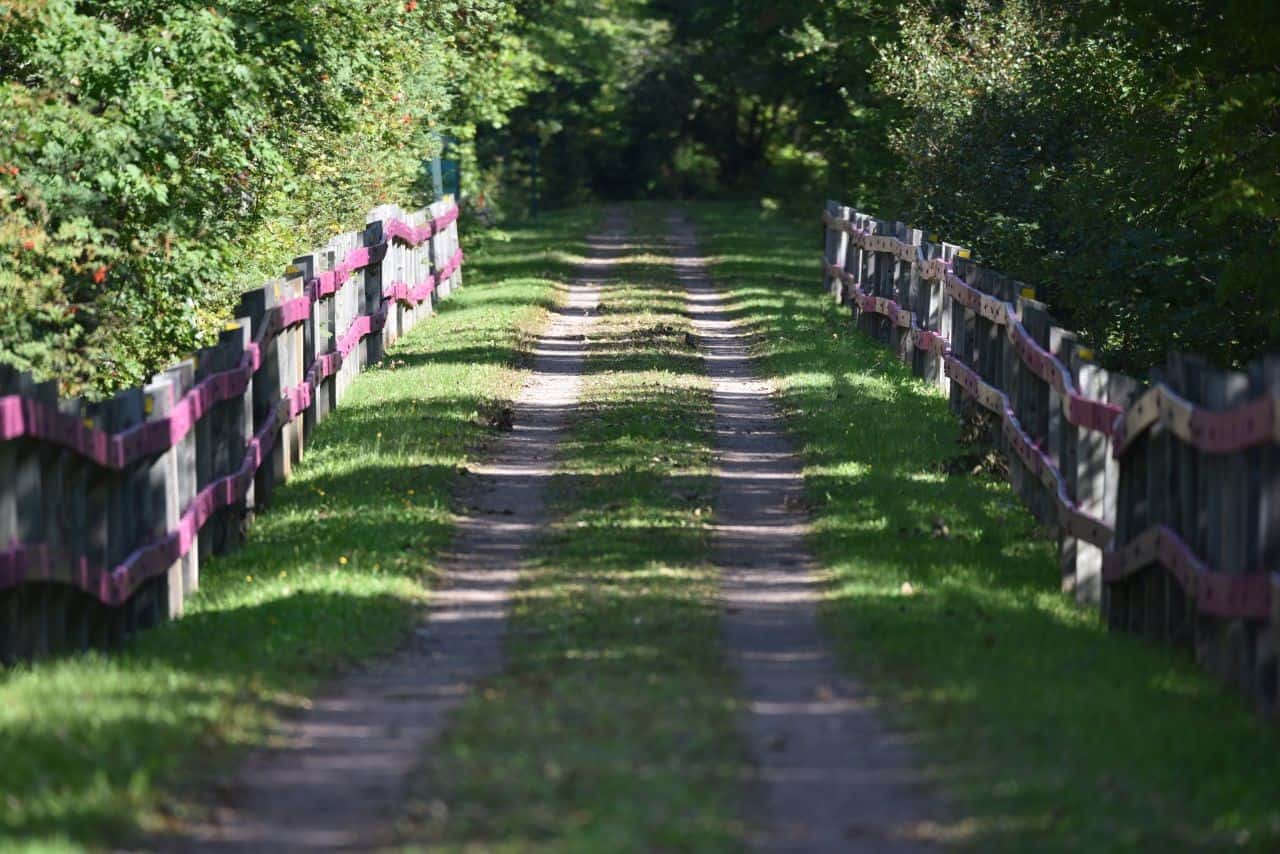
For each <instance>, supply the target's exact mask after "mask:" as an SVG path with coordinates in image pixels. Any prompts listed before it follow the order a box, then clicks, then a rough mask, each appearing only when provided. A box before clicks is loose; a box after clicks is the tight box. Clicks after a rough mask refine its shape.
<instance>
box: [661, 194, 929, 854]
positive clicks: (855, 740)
mask: <svg viewBox="0 0 1280 854" xmlns="http://www.w3.org/2000/svg"><path fill="white" fill-rule="evenodd" d="M668 225H669V231H670V243H671V247H672V253H673V258H674V263H675V266H676V272H677V274H678V276H679V278H680V281H681V282H682V283H683V284H684V286H685V288H686V289H687V292H688V304H689V310H690V313H691V314H692V316H693V323H694V328H695V330H696V331H697V333H698V337H699V346H700V348H701V350H702V353H703V357H704V358H705V360H706V365H707V372H708V374H709V375H710V377H711V382H712V397H713V405H714V408H715V431H716V446H717V456H718V461H719V473H718V492H717V498H716V505H715V518H716V529H715V536H714V543H713V549H714V559H715V561H716V564H717V565H718V566H719V567H720V568H721V571H722V573H723V576H722V598H723V604H724V636H725V643H726V646H727V650H728V655H729V657H730V659H731V660H732V662H733V664H734V665H735V667H736V669H737V671H738V673H739V676H740V680H741V685H742V690H743V692H744V694H745V698H746V701H747V711H746V714H745V716H744V717H745V720H744V723H743V725H744V728H745V731H746V733H747V737H748V741H749V743H750V745H751V748H752V753H753V759H754V761H755V763H756V766H757V768H758V779H757V781H756V782H757V789H758V797H759V799H760V801H761V804H760V806H761V808H762V811H763V815H764V822H763V824H764V827H763V828H762V830H761V836H760V838H759V839H758V844H759V847H761V848H763V849H767V850H797V851H837V850H838V851H912V850H930V848H931V846H930V844H929V842H928V837H929V836H930V835H931V831H932V830H933V829H934V827H935V826H936V825H935V824H934V823H935V822H937V821H938V820H939V819H941V817H942V807H941V804H940V803H939V802H938V800H937V799H936V798H935V797H934V796H933V795H932V794H931V793H930V792H929V790H928V788H927V786H926V785H925V783H924V781H923V779H922V774H921V770H920V768H921V766H920V765H919V763H918V762H917V761H916V760H915V758H914V757H913V755H912V751H911V749H910V747H909V746H908V745H907V744H906V743H905V739H904V738H903V737H902V736H899V735H894V734H892V733H891V732H890V731H889V730H888V729H887V728H886V727H885V726H884V725H883V723H882V722H881V721H880V720H879V718H878V716H877V715H876V713H875V712H874V711H873V710H872V709H870V708H869V707H868V695H867V693H866V692H865V690H863V689H862V688H861V687H860V686H859V685H858V683H857V682H856V681H854V680H852V679H850V678H848V677H847V676H844V675H842V674H841V673H840V671H839V669H838V667H837V665H836V663H835V661H834V660H833V658H832V656H831V653H830V651H829V650H828V649H827V647H826V645H825V644H824V642H823V640H822V637H821V635H820V633H819V630H818V623H817V606H818V604H819V602H820V600H821V598H822V592H823V588H822V583H821V581H820V578H819V572H818V565H817V563H816V562H815V560H814V559H813V556H812V554H811V553H810V551H809V549H808V546H807V544H806V542H805V535H806V531H807V529H808V523H809V520H808V515H807V513H806V512H805V510H804V509H803V496H804V483H803V478H802V476H801V470H800V463H799V460H798V458H797V457H796V455H795V450H794V447H793V446H792V444H791V442H790V441H789V440H788V438H787V436H786V428H785V425H784V423H783V421H782V419H781V417H780V416H779V414H778V412H777V410H776V409H775V408H774V406H773V404H772V403H771V401H770V396H771V394H772V390H771V388H770V387H769V385H768V384H767V383H766V382H764V381H762V380H760V379H758V378H757V377H756V376H755V373H754V371H753V369H752V366H751V359H750V356H749V354H748V347H747V334H746V332H744V331H743V330H742V329H741V328H739V327H738V325H737V324H735V322H734V321H733V319H732V318H731V316H730V314H729V313H728V311H727V306H726V301H725V298H724V297H723V296H722V295H721V294H720V293H719V292H718V291H717V290H716V288H715V287H714V286H713V285H712V284H711V281H710V279H709V277H708V275H707V272H706V263H705V261H704V260H703V259H702V258H701V257H700V256H699V254H698V249H697V244H696V241H695V238H694V235H693V230H692V228H691V227H690V226H689V224H688V223H687V222H685V221H684V220H683V219H681V218H680V217H679V216H673V217H672V218H671V219H670V221H669V223H668Z"/></svg>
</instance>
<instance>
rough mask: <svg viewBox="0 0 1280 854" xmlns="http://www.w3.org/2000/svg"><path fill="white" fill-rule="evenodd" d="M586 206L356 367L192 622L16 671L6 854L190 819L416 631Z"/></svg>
mask: <svg viewBox="0 0 1280 854" xmlns="http://www.w3.org/2000/svg"><path fill="white" fill-rule="evenodd" d="M588 216H589V213H587V212H584V213H582V214H575V215H572V216H561V217H553V218H547V219H544V220H540V221H539V223H537V224H536V225H531V226H527V227H523V228H520V229H516V230H512V231H511V232H510V233H509V235H507V237H508V238H509V239H507V240H505V241H495V240H490V241H487V242H486V245H485V248H484V249H482V250H480V251H469V258H470V259H471V261H470V263H469V264H468V267H467V270H466V274H465V275H466V281H467V285H466V287H465V288H464V289H463V290H462V291H460V292H458V293H457V294H455V295H454V296H453V297H452V298H451V299H450V300H449V301H447V302H445V303H443V304H442V311H441V314H440V316H439V317H436V318H432V319H430V320H428V321H426V322H424V323H423V324H421V325H420V326H419V327H418V328H416V329H415V330H414V331H413V333H412V334H411V335H410V336H409V337H407V338H406V339H405V340H403V341H402V342H400V343H399V344H398V345H397V347H396V348H395V349H394V350H393V351H392V352H391V353H390V354H389V355H388V358H387V360H386V362H385V363H384V365H385V366H384V367H379V368H377V369H375V370H373V371H371V372H370V373H367V374H365V375H364V376H362V377H360V378H359V380H358V381H357V382H356V383H355V385H354V386H353V387H352V389H351V391H350V395H349V397H348V398H347V399H346V400H345V401H344V403H343V405H342V407H341V408H340V409H339V410H338V411H337V412H335V413H334V415H333V416H332V417H331V418H330V419H329V420H327V421H325V422H324V423H323V424H322V425H321V426H320V427H319V429H318V430H317V432H316V433H315V435H314V439H313V440H312V442H311V443H310V444H309V446H308V449H307V456H306V459H305V460H304V462H303V464H302V466H301V467H300V468H298V469H297V470H296V472H295V476H294V477H293V479H292V480H291V481H290V482H289V483H288V484H286V485H285V486H284V487H282V488H280V489H279V490H278V491H277V493H276V495H275V498H274V501H273V504H272V506H271V507H270V508H269V510H268V511H267V512H265V513H263V514H261V515H260V516H259V517H258V519H257V520H256V522H255V524H254V526H253V530H252V531H251V533H250V537H249V541H248V543H247V545H246V546H245V547H244V548H243V549H242V550H241V551H239V552H237V553H235V554H234V555H231V556H229V557H226V558H219V559H215V560H213V561H210V562H207V563H206V564H205V565H204V566H203V567H202V578H201V583H202V590H201V592H200V593H199V594H198V595H197V596H196V597H195V598H194V599H192V600H191V601H190V602H189V614H188V616H187V617H185V618H184V619H182V620H180V621H177V622H175V623H172V624H170V625H166V626H163V627H161V628H158V629H155V630H152V631H149V632H146V633H144V634H143V635H141V636H140V637H139V638H138V640H137V641H136V642H135V643H134V644H133V645H132V646H131V647H130V648H129V649H127V650H124V651H122V652H120V653H118V654H113V655H111V656H109V657H100V656H81V657H78V658H71V659H67V660H63V661H56V662H48V663H43V664H38V665H35V666H33V667H22V668H17V669H13V670H10V671H8V672H6V673H4V674H0V849H5V850H8V849H9V848H11V847H19V846H29V847H32V850H35V849H38V848H40V847H43V846H53V847H55V848H56V847H58V846H61V847H63V848H69V849H72V850H75V849H78V848H81V847H91V848H97V847H101V846H104V845H109V844H112V843H115V842H119V841H121V840H127V839H129V838H131V837H132V836H133V835H135V834H137V833H138V832H139V831H143V830H148V829H161V830H163V829H167V828H169V827H171V826H172V825H174V824H176V823H180V822H181V821H182V819H183V817H184V816H185V815H186V814H188V813H189V812H190V811H192V810H196V809H199V806H198V804H199V802H200V801H201V791H202V789H203V787H204V786H205V785H206V784H207V783H209V782H210V781H211V780H212V779H214V778H216V777H217V775H219V774H220V773H223V772H224V771H225V770H226V769H228V768H229V767H230V763H231V761H232V760H234V758H235V757H236V756H237V755H238V753H239V750H240V749H241V748H244V747H248V746H253V745H259V744H263V743H264V742H266V741H267V740H268V739H269V737H270V733H271V723H272V721H273V720H274V718H275V716H276V715H277V714H278V713H279V712H280V711H282V710H285V709H288V708H291V707H299V706H302V705H304V704H305V702H306V700H305V696H306V695H307V694H308V693H309V692H310V691H312V690H313V689H314V688H315V686H316V684H317V682H318V680H319V679H321V678H324V677H326V676H328V675H330V674H332V673H333V672H334V671H335V670H336V669H338V668H340V667H341V666H343V665H346V664H348V663H351V662H354V661H357V660H360V659H364V658H368V657H370V656H374V655H379V654H383V653H386V652H388V651H390V650H391V649H393V648H394V647H395V646H396V645H398V644H399V643H400V641H401V640H402V639H403V638H404V637H405V635H406V633H407V632H408V630H409V628H410V627H411V625H412V624H413V622H414V620H415V619H416V617H417V611H418V609H419V607H420V606H421V605H422V603H423V601H424V600H425V597H426V596H427V593H428V584H429V581H430V574H431V559H432V555H433V554H434V553H435V551H436V550H437V549H438V548H439V547H440V546H441V545H442V544H443V543H444V542H445V541H446V539H447V538H448V536H449V533H450V524H451V523H450V516H449V493H450V490H451V487H452V484H453V481H454V478H455V476H456V472H457V469H458V467H459V466H461V465H465V464H466V463H467V462H468V461H469V460H470V459H472V458H473V457H474V456H475V455H476V454H477V453H478V452H479V451H480V449H481V448H482V447H483V445H484V443H485V442H486V441H487V437H488V434H489V428H488V427H487V424H486V420H485V417H484V413H485V410H486V407H489V406H492V405H493V402H494V401H503V400H509V399H510V397H511V396H512V394H513V393H514V391H515V390H516V389H518V388H519V385H520V379H521V377H522V375H523V374H524V372H525V370H524V369H523V368H521V367H519V362H520V356H521V354H520V345H521V342H522V340H524V339H527V338H528V336H529V335H530V334H531V333H532V331H533V329H534V328H535V327H537V326H539V325H540V324H541V322H542V320H543V317H544V311H545V309H544V307H545V306H546V305H548V304H549V303H550V301H551V299H552V298H553V296H554V293H555V288H556V286H557V284H558V283H559V282H562V281H563V280H564V279H565V277H566V276H567V275H568V272H569V271H568V270H567V269H566V268H565V267H564V266H563V265H562V263H561V262H560V261H559V260H557V258H555V257H552V255H550V254H549V253H548V252H547V251H546V247H547V246H548V245H550V244H552V243H554V244H555V245H557V246H559V247H561V249H562V250H566V251H567V250H571V249H573V248H575V247H577V248H578V249H579V251H581V246H580V244H577V243H575V235H580V234H581V233H582V232H583V231H584V230H585V228H586V225H585V223H586V221H587V218H588ZM464 239H465V238H464ZM512 255H518V256H519V257H520V259H521V260H519V261H512V260H511V258H510V256H512ZM495 269H500V270H501V272H500V273H496V272H495ZM499 277H500V278H499ZM192 801H194V802H195V803H192Z"/></svg>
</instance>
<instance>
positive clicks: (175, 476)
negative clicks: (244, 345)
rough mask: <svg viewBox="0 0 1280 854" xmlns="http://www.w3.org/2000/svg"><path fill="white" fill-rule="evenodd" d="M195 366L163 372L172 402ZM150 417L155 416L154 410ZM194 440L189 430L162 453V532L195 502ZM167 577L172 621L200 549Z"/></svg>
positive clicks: (193, 580)
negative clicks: (164, 461)
mask: <svg viewBox="0 0 1280 854" xmlns="http://www.w3.org/2000/svg"><path fill="white" fill-rule="evenodd" d="M216 352H218V351H216V350H214V351H212V353H210V355H216ZM198 367H200V364H198V360H183V361H180V362H178V364H177V365H174V366H173V367H170V369H169V370H166V371H165V375H168V376H169V378H170V379H172V380H173V394H174V401H179V399H182V397H183V396H184V394H187V392H189V391H191V389H192V388H193V387H195V384H196V375H197V374H196V371H197V369H198ZM152 417H155V414H154V412H152ZM206 417H207V415H206ZM197 440H198V437H197V431H195V430H192V431H191V433H188V434H187V435H186V437H184V438H183V439H182V442H179V443H178V444H177V446H175V447H174V448H172V449H170V451H169V453H166V455H165V456H166V457H170V456H172V457H173V460H172V463H170V465H169V467H168V475H166V476H168V478H170V479H172V480H170V481H169V483H166V484H157V489H160V490H161V494H164V497H165V507H166V511H165V515H166V528H165V531H168V530H174V529H175V528H177V525H178V520H179V519H180V517H182V513H184V512H186V511H187V508H188V507H191V504H192V503H193V502H195V499H196V493H197V492H198V490H200V471H198V466H197V460H196V456H197ZM160 533H164V531H157V534H160ZM168 577H169V580H168V586H166V590H165V592H166V594H168V597H166V603H165V612H164V617H165V618H169V620H173V618H177V617H180V616H182V613H183V602H184V600H186V599H187V598H188V597H191V595H192V594H193V593H195V592H196V590H198V589H200V548H198V547H197V548H192V549H191V551H189V552H187V554H184V556H183V558H182V560H180V561H179V566H178V567H177V574H175V572H174V570H173V568H172V570H170V571H169V576H168Z"/></svg>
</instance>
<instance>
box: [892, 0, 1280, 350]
mask: <svg viewBox="0 0 1280 854" xmlns="http://www.w3.org/2000/svg"><path fill="white" fill-rule="evenodd" d="M1120 5H1123V4H1120ZM1179 5H1181V6H1182V7H1183V8H1184V9H1187V8H1191V7H1192V6H1194V4H1176V3H1173V4H1162V9H1163V11H1168V10H1169V9H1171V8H1174V7H1177V6H1179ZM1255 23H1257V24H1258V25H1259V26H1260V27H1261V25H1262V24H1263V21H1261V20H1256V21H1255ZM1149 25H1150V21H1147V20H1145V19H1144V18H1143V17H1141V16H1139V15H1138V14H1137V13H1133V14H1126V10H1125V9H1123V8H1119V9H1116V8H1108V7H1104V6H1102V5H1099V4H1093V3H1089V2H1081V3H1076V4H1070V5H1068V6H1063V5H1060V4H1059V5H1053V6H1046V5H1042V4H1039V3H1036V2H1032V0H1011V2H1004V3H1000V4H994V3H990V2H986V0H972V2H969V3H967V4H966V5H965V6H964V8H963V9H962V10H961V11H960V12H958V13H956V14H953V15H947V14H938V13H937V12H936V11H934V9H933V8H932V7H926V6H924V5H916V6H911V7H908V8H907V9H906V10H904V12H903V21H902V32H901V36H900V38H899V39H898V40H897V41H896V42H894V43H893V44H891V45H889V46H887V47H885V48H884V49H883V50H882V51H881V53H880V59H879V62H878V64H877V67H876V73H877V76H878V77H879V78H880V79H881V80H882V85H883V87H884V90H885V91H886V92H887V93H888V94H890V95H892V96H894V97H895V98H898V99H899V100H901V101H902V103H903V104H904V105H905V106H906V107H907V108H908V110H909V115H910V116H911V119H910V122H909V123H906V124H904V125H900V126H899V127H897V128H894V129H893V130H892V131H891V140H892V145H893V148H894V149H895V151H896V153H897V154H898V156H899V157H900V158H901V160H902V161H903V163H904V164H905V169H904V170H903V172H902V173H901V180H902V182H903V189H904V190H905V193H906V198H907V199H908V200H909V202H908V203H907V205H906V209H905V210H903V211H895V212H894V213H899V214H901V215H903V216H904V217H905V218H909V219H912V220H914V221H916V222H920V223H923V224H925V225H927V226H928V227H929V229H930V230H931V231H936V232H939V233H941V234H943V235H944V236H945V237H946V238H947V239H949V240H952V241H955V242H958V243H964V244H967V245H970V246H971V248H972V249H973V250H974V251H975V253H976V254H977V255H979V256H980V258H981V260H982V261H984V262H985V263H987V264H989V265H990V266H992V267H994V268H996V269H1000V270H1001V271H1003V272H1007V273H1009V274H1011V275H1014V276H1016V277H1018V278H1021V279H1024V280H1026V281H1028V282H1030V283H1033V284H1035V285H1037V286H1038V287H1039V289H1040V291H1041V296H1042V298H1045V299H1047V300H1048V302H1049V303H1050V305H1051V306H1052V307H1053V308H1054V309H1055V311H1057V312H1058V313H1060V314H1061V315H1062V320H1063V321H1065V324H1066V325H1068V326H1072V327H1074V328H1076V329H1078V330H1079V331H1081V332H1082V333H1084V335H1085V336H1086V338H1088V339H1089V340H1090V341H1091V343H1093V344H1094V345H1095V346H1100V347H1103V348H1105V349H1106V350H1107V351H1109V354H1110V360H1111V362H1112V363H1113V364H1115V365H1118V366H1120V367H1125V368H1128V369H1131V370H1134V371H1138V370H1141V369H1143V368H1146V367H1148V366H1150V365H1152V364H1156V363H1159V362H1160V361H1162V360H1163V356H1164V353H1165V352H1166V351H1167V350H1171V349H1179V350H1186V351H1194V352H1198V353H1201V354H1204V355H1207V356H1209V357H1211V358H1213V359H1215V360H1217V361H1219V362H1224V363H1231V362H1240V361H1243V360H1246V359H1247V358H1249V357H1250V356H1251V355H1253V354H1256V353H1257V352H1258V351H1259V350H1260V349H1262V348H1263V347H1264V346H1266V344H1267V343H1268V341H1274V340H1275V336H1276V334H1277V333H1280V322H1278V321H1277V314H1276V311H1275V309H1276V308H1277V307H1280V303H1278V302H1277V300H1278V299H1280V297H1278V296H1276V293H1277V291H1276V289H1274V288H1270V287H1268V286H1267V285H1265V284H1263V283H1262V282H1263V280H1262V279H1261V276H1260V275H1259V273H1260V272H1261V271H1262V270H1263V269H1265V268H1267V267H1269V266H1273V265H1274V262H1275V261H1276V260H1280V258H1277V255H1276V253H1277V250H1278V249H1280V247H1277V245H1276V236H1277V222H1278V220H1277V210H1276V208H1275V205H1276V204H1277V198H1278V196H1277V193H1276V190H1277V189H1280V186H1278V185H1277V171H1276V168H1275V162H1276V161H1275V159H1274V157H1272V158H1271V159H1267V158H1266V157H1265V154H1266V152H1273V153H1274V149H1275V146H1276V145H1277V141H1276V136H1275V130H1276V128H1275V124H1274V108H1275V106H1276V80H1277V78H1276V73H1275V71H1274V69H1271V70H1269V71H1262V70H1259V72H1258V73H1256V74H1254V75H1252V76H1251V77H1250V76H1247V75H1246V76H1245V77H1243V78H1242V77H1238V76H1236V75H1235V74H1230V75H1224V72H1225V71H1226V69H1227V68H1229V67H1232V66H1233V65H1234V63H1235V60H1234V59H1233V58H1232V57H1233V55H1234V54H1235V53H1238V51H1236V50H1234V49H1232V48H1231V47H1230V46H1229V45H1227V44H1226V43H1225V41H1224V38H1223V37H1224V36H1225V33H1223V32H1221V31H1219V32H1217V33H1213V34H1212V35H1211V36H1210V37H1207V38H1206V37H1205V36H1203V35H1200V31H1198V30H1196V29H1195V28H1194V27H1193V28H1191V29H1188V30H1185V31H1184V30H1181V29H1165V30H1164V31H1163V32H1160V33H1159V36H1160V37H1158V38H1156V37H1154V36H1153V35H1151V34H1148V35H1144V34H1143V33H1144V32H1147V33H1149V30H1148V26H1149ZM1270 38H1272V39H1274V38H1275V37H1274V36H1271V37H1270ZM1255 41H1256V40H1255ZM1275 45H1276V46H1278V47H1280V42H1276V43H1275ZM1212 48H1218V49H1219V52H1218V53H1216V54H1215V53H1214V51H1213V49H1212ZM1223 48H1225V49H1223ZM1188 56H1194V57H1195V59H1194V60H1192V61H1190V62H1188V58H1187V57H1188ZM1236 139H1242V140H1247V141H1248V142H1246V143H1245V144H1243V145H1240V144H1237V142H1236V141H1235V140H1236ZM1267 309H1270V311H1269V312H1268V311H1266V310H1267Z"/></svg>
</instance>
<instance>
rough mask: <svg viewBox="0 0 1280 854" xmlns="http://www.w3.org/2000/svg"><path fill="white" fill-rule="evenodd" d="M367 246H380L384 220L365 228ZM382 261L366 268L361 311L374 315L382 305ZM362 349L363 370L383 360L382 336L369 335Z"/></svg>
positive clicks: (365, 243)
mask: <svg viewBox="0 0 1280 854" xmlns="http://www.w3.org/2000/svg"><path fill="white" fill-rule="evenodd" d="M363 240H364V245H365V246H378V245H379V244H381V243H382V240H383V234H382V222H381V221H376V222H371V223H368V224H367V225H366V226H365V229H364V235H363ZM382 268H383V264H382V262H378V263H376V264H369V266H367V267H365V268H364V303H363V304H362V308H361V313H363V314H367V315H369V316H371V317H372V316H374V315H376V314H377V313H378V310H379V309H380V308H381V307H382V285H383V282H382ZM361 350H362V351H363V352H364V360H363V362H362V363H361V367H360V369H361V370H364V369H365V368H367V367H369V366H371V365H373V364H375V363H377V362H379V361H381V360H382V353H383V346H382V336H381V335H378V334H371V335H368V336H367V337H366V338H365V339H364V342H363V343H362V344H361Z"/></svg>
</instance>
